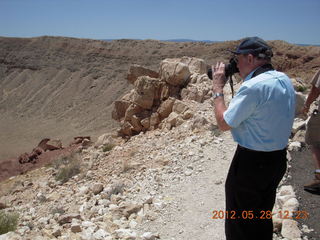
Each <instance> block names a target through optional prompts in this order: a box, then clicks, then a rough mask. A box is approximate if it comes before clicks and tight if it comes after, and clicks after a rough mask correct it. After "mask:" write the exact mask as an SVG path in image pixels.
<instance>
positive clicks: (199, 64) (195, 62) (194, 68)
mask: <svg viewBox="0 0 320 240" xmlns="http://www.w3.org/2000/svg"><path fill="white" fill-rule="evenodd" d="M180 62H182V63H184V64H186V65H187V66H188V67H189V70H190V72H191V73H198V74H207V64H206V63H205V62H204V60H203V59H200V58H195V57H182V58H181V59H180Z"/></svg>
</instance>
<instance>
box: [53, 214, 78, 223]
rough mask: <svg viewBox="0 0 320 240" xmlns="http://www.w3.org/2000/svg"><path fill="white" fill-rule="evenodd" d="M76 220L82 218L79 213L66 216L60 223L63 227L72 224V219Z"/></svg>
mask: <svg viewBox="0 0 320 240" xmlns="http://www.w3.org/2000/svg"><path fill="white" fill-rule="evenodd" d="M74 218H76V219H81V216H80V215H79V214H77V213H70V214H64V215H62V216H60V217H59V219H58V223H59V224H60V225H63V224H65V223H71V221H72V219H74Z"/></svg>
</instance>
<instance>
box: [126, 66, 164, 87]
mask: <svg viewBox="0 0 320 240" xmlns="http://www.w3.org/2000/svg"><path fill="white" fill-rule="evenodd" d="M141 76H148V77H151V78H158V77H159V73H157V72H155V71H153V70H150V69H148V68H146V67H143V66H140V65H138V64H134V65H131V66H130V68H129V71H128V75H127V80H128V81H129V83H131V84H134V82H135V81H136V80H137V79H138V77H141Z"/></svg>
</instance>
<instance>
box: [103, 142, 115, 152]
mask: <svg viewBox="0 0 320 240" xmlns="http://www.w3.org/2000/svg"><path fill="white" fill-rule="evenodd" d="M113 148H114V144H111V143H108V144H105V145H103V148H102V151H103V152H109V151H111V150H112V149H113Z"/></svg>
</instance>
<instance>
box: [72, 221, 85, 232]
mask: <svg viewBox="0 0 320 240" xmlns="http://www.w3.org/2000/svg"><path fill="white" fill-rule="evenodd" d="M70 230H71V232H73V233H78V232H81V231H82V229H81V225H80V224H78V223H73V224H71V228H70Z"/></svg>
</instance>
